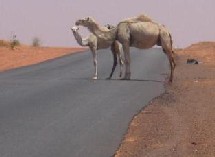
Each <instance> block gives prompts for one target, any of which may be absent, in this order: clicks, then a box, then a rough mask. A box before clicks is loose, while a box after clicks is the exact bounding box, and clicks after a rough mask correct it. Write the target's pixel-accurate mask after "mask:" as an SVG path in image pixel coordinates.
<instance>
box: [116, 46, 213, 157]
mask: <svg viewBox="0 0 215 157" xmlns="http://www.w3.org/2000/svg"><path fill="white" fill-rule="evenodd" d="M175 57H176V61H177V67H176V69H175V77H174V80H173V83H172V84H166V92H165V93H164V94H162V95H161V96H160V97H158V98H155V99H154V100H152V101H151V102H150V103H149V104H148V106H147V107H145V108H144V109H143V110H142V111H141V112H140V113H139V114H138V115H137V116H135V117H134V118H133V120H132V122H131V124H130V126H129V129H128V132H127V134H126V135H125V137H124V139H123V141H122V144H121V146H120V148H119V150H118V151H117V152H116V155H115V156H116V157H214V156H215V43H214V42H201V43H198V44H193V45H191V46H189V47H188V48H185V49H183V50H178V51H177V52H176V55H175ZM188 58H194V59H196V60H198V61H199V64H187V59H188Z"/></svg>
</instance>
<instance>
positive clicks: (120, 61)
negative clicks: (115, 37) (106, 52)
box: [118, 45, 124, 77]
mask: <svg viewBox="0 0 215 157" xmlns="http://www.w3.org/2000/svg"><path fill="white" fill-rule="evenodd" d="M120 46H121V45H119V46H118V57H119V65H120V73H119V77H122V70H123V64H124V62H123V58H122V53H123V50H122V47H120Z"/></svg>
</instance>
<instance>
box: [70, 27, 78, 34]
mask: <svg viewBox="0 0 215 157" xmlns="http://www.w3.org/2000/svg"><path fill="white" fill-rule="evenodd" d="M71 30H72V31H73V32H74V33H75V32H77V31H78V30H79V27H76V26H74V27H72V28H71Z"/></svg>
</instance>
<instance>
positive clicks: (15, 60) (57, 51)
mask: <svg viewBox="0 0 215 157" xmlns="http://www.w3.org/2000/svg"><path fill="white" fill-rule="evenodd" d="M84 50H86V49H85V48H59V47H56V48H54V47H30V46H18V47H16V48H15V50H11V48H8V47H1V46H0V72H1V71H5V70H9V69H13V68H17V67H22V66H27V65H31V64H36V63H40V62H44V61H46V60H49V59H53V58H57V57H61V56H64V55H67V54H72V53H75V52H79V51H84Z"/></svg>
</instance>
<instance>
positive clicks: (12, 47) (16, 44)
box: [10, 35, 20, 50]
mask: <svg viewBox="0 0 215 157" xmlns="http://www.w3.org/2000/svg"><path fill="white" fill-rule="evenodd" d="M16 46H20V42H19V40H17V38H16V35H13V37H12V40H11V42H10V47H11V49H12V50H14V49H15V47H16Z"/></svg>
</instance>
